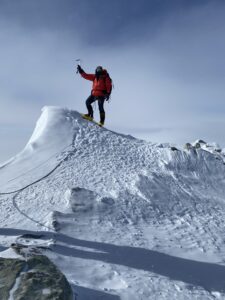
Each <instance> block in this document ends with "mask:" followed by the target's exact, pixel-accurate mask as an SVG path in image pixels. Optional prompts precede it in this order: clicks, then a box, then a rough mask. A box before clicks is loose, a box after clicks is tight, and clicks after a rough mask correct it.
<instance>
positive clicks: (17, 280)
mask: <svg viewBox="0 0 225 300" xmlns="http://www.w3.org/2000/svg"><path fill="white" fill-rule="evenodd" d="M0 282H1V285H0V298H1V300H9V299H14V300H23V299H32V300H47V299H48V300H55V299H58V300H73V293H72V290H71V287H70V285H69V283H68V281H67V280H66V278H65V276H64V275H63V274H62V273H61V272H60V271H59V270H58V269H57V268H56V267H55V265H54V264H53V263H52V262H51V261H50V260H49V259H48V258H47V257H46V256H43V255H39V256H33V257H31V258H29V259H28V260H27V261H25V260H21V259H8V258H0Z"/></svg>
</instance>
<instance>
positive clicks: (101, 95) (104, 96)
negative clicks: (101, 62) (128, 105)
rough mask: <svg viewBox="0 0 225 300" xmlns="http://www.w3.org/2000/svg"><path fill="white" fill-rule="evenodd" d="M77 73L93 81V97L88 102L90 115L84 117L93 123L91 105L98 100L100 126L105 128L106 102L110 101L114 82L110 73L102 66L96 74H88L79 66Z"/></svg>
mask: <svg viewBox="0 0 225 300" xmlns="http://www.w3.org/2000/svg"><path fill="white" fill-rule="evenodd" d="M77 72H78V73H80V75H81V76H82V77H83V78H85V79H87V80H90V81H93V85H92V91H91V95H90V96H89V97H88V98H87V100H86V106H87V110H88V113H87V114H85V115H83V117H84V118H85V119H87V120H89V121H93V117H94V113H93V108H92V105H91V104H92V103H94V102H95V101H96V100H97V101H98V107H99V113H100V122H99V123H98V124H99V126H103V125H104V123H105V110H104V102H105V100H106V101H108V100H109V98H110V94H111V91H112V80H111V78H110V76H109V74H108V72H107V71H106V70H105V69H103V68H102V67H101V66H98V67H97V68H96V70H95V74H87V73H85V72H84V70H83V69H82V68H81V66H80V65H78V66H77Z"/></svg>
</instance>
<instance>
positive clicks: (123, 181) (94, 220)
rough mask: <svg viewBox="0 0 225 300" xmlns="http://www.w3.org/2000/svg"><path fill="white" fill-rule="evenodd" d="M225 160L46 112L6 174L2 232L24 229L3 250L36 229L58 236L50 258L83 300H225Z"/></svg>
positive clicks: (1, 171) (206, 147)
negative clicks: (101, 298) (224, 276)
mask: <svg viewBox="0 0 225 300" xmlns="http://www.w3.org/2000/svg"><path fill="white" fill-rule="evenodd" d="M224 153H225V152H224V150H222V149H219V147H218V145H216V144H215V145H213V144H207V143H205V142H203V141H197V142H195V143H193V144H192V145H191V144H189V145H186V147H185V148H184V149H181V148H175V147H172V145H170V144H153V143H150V142H145V141H142V140H138V139H135V138H133V137H131V136H126V135H123V134H118V133H115V132H112V131H110V130H107V129H105V128H100V127H98V126H97V125H96V124H94V123H91V122H88V121H86V120H84V119H82V118H81V115H80V114H79V113H78V112H75V111H70V110H68V109H61V108H57V107H45V108H44V109H43V112H42V115H41V117H40V119H39V121H38V122H37V125H36V128H35V130H34V133H33V135H32V137H31V138H30V140H29V142H28V143H27V145H26V147H25V149H24V150H23V151H22V152H21V153H19V154H18V155H17V156H16V157H14V158H13V159H11V160H10V161H8V162H7V163H6V164H4V165H2V166H1V168H0V182H1V187H0V201H1V207H2V209H1V211H0V226H1V227H2V228H9V229H10V228H11V229H13V232H14V236H13V234H12V235H10V234H9V232H10V231H8V236H7V239H6V241H5V242H4V239H2V246H4V247H5V246H7V243H8V244H10V242H12V241H14V239H15V238H18V235H20V232H21V230H24V229H26V228H29V230H30V231H31V232H34V233H35V232H36V231H37V230H39V231H43V230H45V231H50V234H51V235H52V234H53V235H54V238H55V245H54V246H52V251H51V252H49V254H48V255H49V257H51V259H52V260H54V262H55V263H56V264H57V265H58V267H59V268H60V269H61V270H62V271H63V272H64V273H65V274H66V275H67V277H68V279H69V280H70V282H71V284H73V285H74V289H75V291H78V293H79V297H80V299H88V297H89V298H90V299H98V298H97V297H99V296H100V295H104V297H108V298H109V299H118V297H119V298H120V299H122V300H126V299H134V300H135V299H138V300H139V299H143V300H145V299H150V298H151V299H215V298H218V299H225V287H224V288H223V286H224V284H223V274H225V271H224V268H225V266H224V262H225V246H224V245H225V238H224V228H225V221H224V213H225V205H224V203H225V199H224V195H225V172H224V171H225V165H224V160H225V156H224ZM12 192H13V193H14V194H12V195H10V193H12ZM53 230H56V231H57V232H54V231H53ZM0 233H1V230H0ZM4 234H5V231H4ZM0 243H1V239H0ZM28 243H29V240H28ZM0 245H1V244H0ZM139 256H140V257H139ZM142 256H143V259H141V257H142ZM161 261H164V263H161ZM166 265H168V266H170V270H168V269H167V268H166V267H165V266H166ZM172 265H173V266H174V270H173V269H172V267H171V266H172ZM72 266H73V267H72ZM147 266H148V267H147ZM179 266H182V268H183V270H182V273H181V272H180V270H179ZM189 266H193V270H194V269H195V271H194V273H195V274H194V273H193V274H192V273H191V272H192V270H191V269H190V268H189ZM196 270H198V272H197V271H196ZM203 270H207V271H208V272H209V274H212V277H213V278H214V279H213V281H212V280H211V282H213V283H211V284H210V283H209V282H210V278H209V277H207V278H206V277H204V272H203ZM219 274H220V275H219ZM192 275H193V276H192ZM190 277H191V278H192V279H190ZM114 296H115V297H114ZM82 297H83V298H82ZM95 297H96V298H95ZM110 297H112V298H110ZM113 297H114V298H113ZM105 299H107V298H105Z"/></svg>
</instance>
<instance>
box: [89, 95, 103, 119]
mask: <svg viewBox="0 0 225 300" xmlns="http://www.w3.org/2000/svg"><path fill="white" fill-rule="evenodd" d="M96 100H97V101H98V108H99V112H100V122H101V123H103V124H104V122H105V110H104V102H105V97H101V96H99V97H95V96H92V95H90V96H89V97H88V98H87V100H86V106H87V110H88V115H89V116H90V117H92V118H93V115H94V112H93V108H92V105H91V104H92V103H94V102H95V101H96Z"/></svg>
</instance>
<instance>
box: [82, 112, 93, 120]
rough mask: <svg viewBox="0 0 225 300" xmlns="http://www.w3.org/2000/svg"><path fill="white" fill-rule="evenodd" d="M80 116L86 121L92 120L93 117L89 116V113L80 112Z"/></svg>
mask: <svg viewBox="0 0 225 300" xmlns="http://www.w3.org/2000/svg"><path fill="white" fill-rule="evenodd" d="M82 117H83V118H84V119H86V120H88V121H93V117H91V116H90V115H89V114H82Z"/></svg>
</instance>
